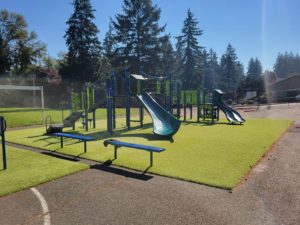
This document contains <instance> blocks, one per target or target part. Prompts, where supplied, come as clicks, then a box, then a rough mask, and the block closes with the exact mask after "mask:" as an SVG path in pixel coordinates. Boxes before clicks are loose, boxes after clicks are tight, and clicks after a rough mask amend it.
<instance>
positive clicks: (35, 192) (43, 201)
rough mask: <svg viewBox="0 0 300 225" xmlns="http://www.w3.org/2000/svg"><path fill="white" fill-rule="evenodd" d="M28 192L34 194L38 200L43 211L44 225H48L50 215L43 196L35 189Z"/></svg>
mask: <svg viewBox="0 0 300 225" xmlns="http://www.w3.org/2000/svg"><path fill="white" fill-rule="evenodd" d="M30 190H31V191H32V192H33V193H34V194H35V196H36V197H37V198H38V199H39V201H40V203H41V205H42V209H43V215H44V225H50V224H51V223H50V213H49V209H48V205H47V202H46V200H45V198H44V197H43V195H42V194H41V193H40V192H39V191H38V190H37V189H36V188H30Z"/></svg>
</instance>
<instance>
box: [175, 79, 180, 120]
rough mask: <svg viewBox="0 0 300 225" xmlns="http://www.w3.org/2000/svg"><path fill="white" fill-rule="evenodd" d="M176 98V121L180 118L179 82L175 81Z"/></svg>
mask: <svg viewBox="0 0 300 225" xmlns="http://www.w3.org/2000/svg"><path fill="white" fill-rule="evenodd" d="M176 91H177V97H176V106H177V119H179V118H180V109H181V107H180V97H181V96H180V84H179V82H178V81H177V90H176Z"/></svg>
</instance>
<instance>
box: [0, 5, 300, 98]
mask: <svg viewBox="0 0 300 225" xmlns="http://www.w3.org/2000/svg"><path fill="white" fill-rule="evenodd" d="M72 5H73V8H74V11H73V13H72V14H71V16H70V18H69V19H68V20H67V21H66V24H67V30H66V33H65V35H64V38H65V41H66V46H67V49H68V50H67V52H66V53H63V54H61V55H60V57H59V58H58V59H53V58H51V57H48V56H47V51H46V47H45V44H43V43H42V42H40V41H38V39H37V35H36V34H35V33H34V32H29V31H28V27H27V24H26V22H25V19H24V17H23V16H21V15H19V14H16V13H10V12H8V11H7V10H2V11H1V12H0V60H1V61H0V74H3V73H5V72H7V71H12V72H13V73H14V74H26V73H30V72H32V71H38V72H39V73H40V74H46V75H48V76H50V77H51V76H52V77H54V78H53V79H57V80H59V78H58V77H59V76H61V77H62V79H63V80H70V81H76V82H80V83H82V82H87V81H96V80H97V79H101V78H103V77H104V76H105V75H106V74H109V73H111V72H113V71H114V72H123V71H124V69H128V71H130V72H131V73H139V72H141V71H143V72H145V73H148V74H151V75H154V76H156V75H157V76H167V75H171V76H172V77H174V78H177V79H179V80H181V81H182V82H186V84H187V86H188V87H189V88H196V87H198V86H199V85H201V86H203V87H205V88H207V89H209V90H211V89H213V88H220V89H222V90H223V91H225V92H230V93H235V92H236V91H247V90H249V91H257V92H260V93H262V92H263V91H264V84H263V80H264V79H263V68H262V65H261V62H260V60H259V59H258V58H251V59H250V60H249V64H248V66H247V68H246V73H245V68H244V66H243V65H242V63H241V62H240V61H239V59H238V56H237V54H236V50H235V48H234V47H233V46H232V45H231V44H230V43H229V44H228V45H227V48H226V51H225V53H224V54H223V55H221V57H220V58H219V57H218V56H217V54H216V52H215V51H214V50H213V48H208V47H206V46H202V45H201V36H202V35H205V31H204V30H203V29H201V27H200V26H199V23H198V21H197V19H196V18H195V16H194V14H193V13H192V11H191V10H190V9H189V10H188V11H187V14H186V18H185V19H183V24H182V28H181V35H179V36H177V37H175V40H176V43H175V45H173V44H172V42H171V37H172V36H171V34H169V33H167V32H166V29H167V26H166V25H162V26H161V25H160V24H159V20H160V15H161V9H160V8H159V7H158V6H157V5H154V4H153V3H152V1H151V0H123V3H122V12H120V13H118V14H116V15H115V17H114V18H110V22H109V24H108V26H109V29H108V32H107V33H106V34H105V38H104V40H103V43H101V42H100V40H99V38H98V33H99V32H100V31H99V29H98V27H97V26H96V24H95V22H94V20H95V16H94V13H95V9H94V8H93V6H92V5H91V2H90V0H73V1H72ZM299 65H300V59H299V55H298V54H297V55H294V54H293V53H284V54H279V55H278V57H277V59H276V62H275V64H274V73H275V74H276V76H277V77H278V78H284V77H285V76H287V75H288V74H290V73H299V72H300V67H299ZM49 71H50V72H49ZM55 71H57V72H55ZM270 73H272V71H271V72H270V71H268V73H266V74H268V75H270Z"/></svg>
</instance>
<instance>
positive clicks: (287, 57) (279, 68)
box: [274, 52, 300, 78]
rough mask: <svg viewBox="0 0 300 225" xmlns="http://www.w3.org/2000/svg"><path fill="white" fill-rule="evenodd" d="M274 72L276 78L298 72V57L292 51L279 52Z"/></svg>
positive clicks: (299, 60)
mask: <svg viewBox="0 0 300 225" xmlns="http://www.w3.org/2000/svg"><path fill="white" fill-rule="evenodd" d="M274 72H275V74H276V76H277V77H278V78H285V77H287V76H289V75H292V74H295V73H300V57H299V55H298V54H296V55H294V54H293V53H292V52H290V53H287V52H285V53H284V54H282V53H279V54H278V56H277V58H276V62H275V64H274Z"/></svg>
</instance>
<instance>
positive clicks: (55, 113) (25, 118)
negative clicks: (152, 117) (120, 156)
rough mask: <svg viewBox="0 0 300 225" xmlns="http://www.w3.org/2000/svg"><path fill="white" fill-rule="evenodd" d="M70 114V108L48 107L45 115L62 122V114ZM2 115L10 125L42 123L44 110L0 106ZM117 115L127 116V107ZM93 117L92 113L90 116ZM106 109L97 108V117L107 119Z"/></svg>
mask: <svg viewBox="0 0 300 225" xmlns="http://www.w3.org/2000/svg"><path fill="white" fill-rule="evenodd" d="M137 112H138V109H132V111H131V113H132V114H137ZM69 114H70V110H64V111H63V113H62V110H54V109H46V110H45V117H46V116H48V115H50V116H51V117H52V122H53V123H61V122H62V115H63V116H64V118H66V117H67V116H68V115H69ZM0 115H1V116H4V118H5V119H6V121H7V126H8V127H21V126H31V125H41V124H42V112H41V110H40V109H30V108H0ZM116 116H121V117H122V116H125V109H121V108H118V109H116ZM89 117H90V118H92V114H91V115H90V116H89ZM105 118H106V109H97V110H96V119H105Z"/></svg>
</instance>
